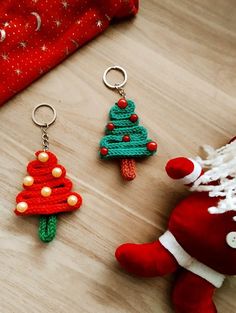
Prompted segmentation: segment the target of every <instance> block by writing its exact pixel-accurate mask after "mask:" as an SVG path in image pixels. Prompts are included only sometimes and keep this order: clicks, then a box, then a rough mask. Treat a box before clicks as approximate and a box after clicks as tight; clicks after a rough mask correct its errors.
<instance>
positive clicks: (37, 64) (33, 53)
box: [0, 0, 138, 105]
mask: <svg viewBox="0 0 236 313" xmlns="http://www.w3.org/2000/svg"><path fill="white" fill-rule="evenodd" d="M137 11H138V0H97V1H91V0H84V1H82V0H0V105H1V104H3V103H4V102H5V101H7V100H8V99H9V98H11V97H12V96H13V95H15V94H16V93H18V92H19V91H20V90H22V89H24V88H25V87H27V86H28V85H29V84H30V83H31V82H33V81H34V80H36V79H37V78H39V77H40V76H42V75H43V74H44V73H46V72H48V71H49V70H50V69H52V68H53V67H54V66H56V65H57V64H59V63H60V62H62V61H63V60H64V59H65V58H66V57H68V55H70V54H71V53H73V52H74V51H76V50H77V49H79V48H80V47H81V46H82V45H84V44H85V43H86V42H88V41H90V40H91V39H92V38H94V37H95V36H97V35H99V34H100V33H102V32H103V31H104V30H105V29H106V28H107V27H108V26H109V25H110V23H111V22H112V21H114V20H117V19H121V18H125V17H129V16H133V15H135V14H136V13H137Z"/></svg>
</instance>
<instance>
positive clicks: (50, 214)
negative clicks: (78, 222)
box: [14, 151, 82, 242]
mask: <svg viewBox="0 0 236 313" xmlns="http://www.w3.org/2000/svg"><path fill="white" fill-rule="evenodd" d="M35 155H36V158H37V159H36V160H33V161H31V162H30V163H29V164H28V166H27V172H28V174H29V175H28V176H26V177H25V178H24V180H23V188H24V190H23V191H21V192H20V193H19V194H18V196H17V197H16V203H17V205H16V208H15V210H14V212H15V213H16V215H21V216H26V215H40V223H39V237H40V239H41V240H42V241H43V242H49V241H51V240H53V238H54V237H55V235H56V229H57V214H58V213H62V212H70V211H75V210H77V209H79V207H80V206H81V204H82V198H81V196H80V195H79V194H77V193H75V192H71V189H72V182H71V181H70V179H68V178H66V170H65V168H64V167H63V166H62V165H59V164H58V162H57V157H56V156H55V155H54V154H53V153H52V152H49V151H47V152H45V151H38V152H36V153H35Z"/></svg>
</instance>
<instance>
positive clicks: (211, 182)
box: [116, 138, 236, 313]
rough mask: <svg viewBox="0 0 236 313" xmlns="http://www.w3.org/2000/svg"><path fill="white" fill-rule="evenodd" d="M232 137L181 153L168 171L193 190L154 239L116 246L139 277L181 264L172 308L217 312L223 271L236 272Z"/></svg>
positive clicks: (235, 179) (123, 261)
mask: <svg viewBox="0 0 236 313" xmlns="http://www.w3.org/2000/svg"><path fill="white" fill-rule="evenodd" d="M235 139H236V138H234V139H233V140H232V141H231V142H230V143H229V144H227V145H226V146H224V147H222V148H220V149H217V150H215V149H213V148H211V147H209V146H207V147H204V148H205V151H206V153H207V157H206V158H205V159H202V158H200V157H197V158H196V159H195V160H193V159H188V158H184V157H179V158H175V159H172V160H170V161H169V162H168V163H167V165H166V171H167V174H168V175H169V176H170V177H171V178H173V179H174V180H176V181H181V182H182V183H184V184H185V185H188V186H190V189H191V191H192V193H191V194H190V195H189V196H188V197H186V198H185V199H184V200H183V201H181V202H180V203H179V204H178V205H177V206H176V207H175V208H174V210H173V212H172V214H171V217H170V219H169V225H168V230H167V231H166V232H165V233H164V234H163V235H162V236H161V237H160V238H159V240H158V241H155V242H152V243H146V244H129V243H128V244H124V245H122V246H120V247H119V248H118V249H117V251H116V258H117V260H118V261H119V263H120V264H121V266H122V267H123V268H124V269H125V270H127V271H129V272H130V273H132V274H136V275H139V276H143V277H152V276H162V275H165V274H169V273H172V272H175V271H176V270H177V269H178V268H180V267H181V268H182V269H181V271H180V274H179V276H178V279H177V281H176V283H175V286H174V290H173V296H172V298H173V303H174V307H175V312H176V313H216V312H217V310H216V307H215V305H214V303H213V300H212V296H213V294H214V291H215V289H216V288H219V287H221V285H222V283H223V281H224V278H225V276H226V275H236V212H235V211H236V140H235Z"/></svg>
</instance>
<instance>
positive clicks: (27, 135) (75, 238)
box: [0, 0, 236, 313]
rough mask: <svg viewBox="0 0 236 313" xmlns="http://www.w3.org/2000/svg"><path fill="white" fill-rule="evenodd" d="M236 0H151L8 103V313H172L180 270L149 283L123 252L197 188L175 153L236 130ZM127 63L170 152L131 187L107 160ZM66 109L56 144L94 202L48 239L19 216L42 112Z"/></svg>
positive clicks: (227, 292) (162, 147) (0, 300)
mask: <svg viewBox="0 0 236 313" xmlns="http://www.w3.org/2000/svg"><path fill="white" fill-rule="evenodd" d="M235 60H236V5H235V0H205V1H201V0H193V1H190V0H175V1H174V0H165V1H161V0H143V1H142V2H141V9H140V13H139V15H138V17H137V18H135V19H133V20H131V21H125V22H123V23H120V24H117V25H113V26H112V27H111V28H110V29H109V30H108V31H107V32H106V33H105V34H104V35H103V36H101V37H99V38H97V39H96V40H95V41H93V42H91V43H89V44H88V45H87V46H85V47H84V48H82V49H81V50H80V51H78V52H77V53H75V54H74V55H73V56H71V57H70V58H69V59H68V60H67V61H65V62H64V63H63V64H62V65H60V66H59V67H57V68H56V69H55V70H53V71H52V72H51V73H49V74H47V75H46V76H45V77H43V78H42V79H40V80H39V81H38V82H36V83H34V84H33V85H32V86H30V87H29V88H28V89H27V90H25V91H24V92H22V93H21V94H19V95H18V96H17V97H15V98H14V99H12V100H11V101H10V102H9V103H7V104H6V105H5V106H3V107H2V108H1V111H0V138H1V148H0V149H1V154H0V195H1V218H0V289H1V293H0V312H2V313H26V312H30V313H51V312H57V313H68V312H69V313H95V312H96V313H141V312H142V313H154V312H158V313H171V312H173V310H172V308H171V303H170V290H171V281H172V277H165V278H155V279H139V278H135V277H131V276H129V275H127V274H126V273H124V272H123V271H122V270H120V268H119V267H118V266H117V264H116V262H115V260H114V251H115V248H116V247H117V246H118V245H119V244H121V243H123V242H126V241H131V242H147V241H151V240H154V239H155V238H157V236H158V235H160V234H161V233H162V232H163V230H164V229H165V228H166V223H167V220H168V215H169V213H170V212H171V210H172V208H173V207H174V205H175V204H176V203H177V202H178V201H179V199H181V198H182V197H183V196H184V194H185V191H184V189H183V188H182V187H180V186H177V185H175V184H174V183H173V182H170V180H169V179H168V178H167V176H166V174H165V172H164V165H165V163H166V161H167V160H168V159H169V158H171V157H174V156H178V155H187V156H194V155H196V154H197V153H198V147H199V146H200V145H201V144H203V143H208V144H212V145H214V146H220V145H222V144H224V143H225V142H227V140H228V139H229V138H231V137H232V136H234V135H235V132H236V127H235V117H236V111H235V105H236V103H235V96H236V88H235V87H236V79H235V71H236V62H235ZM112 64H119V65H121V66H123V67H125V68H126V70H127V71H128V74H129V81H128V84H127V87H126V92H127V94H128V96H130V97H131V98H133V99H134V100H135V101H136V103H137V112H138V114H139V115H140V117H141V119H142V124H143V125H145V126H146V127H148V129H149V133H150V137H151V138H153V139H156V140H158V142H159V153H158V156H156V157H152V158H150V159H149V160H147V161H145V162H139V163H138V165H137V169H138V176H137V178H136V180H135V181H133V182H131V183H124V182H123V181H122V179H121V178H120V176H119V166H118V164H116V163H115V162H102V161H100V160H99V159H98V157H97V149H98V143H99V141H100V138H101V137H102V135H103V129H104V125H105V123H106V121H107V115H108V111H109V109H110V107H111V105H112V103H113V102H114V101H115V100H116V99H117V95H116V94H115V93H113V92H112V91H109V90H108V89H106V88H105V87H104V86H103V84H102V82H101V76H102V74H103V71H104V70H105V68H106V67H107V66H110V65H112ZM44 101H46V102H49V103H52V104H54V105H55V107H56V110H57V112H58V119H57V122H56V124H55V125H54V126H53V127H52V128H51V129H50V131H49V134H50V138H51V149H52V151H54V152H55V153H56V154H57V155H58V157H59V159H60V163H61V164H63V165H64V166H65V167H66V168H67V171H68V173H69V176H70V177H71V178H72V179H73V181H74V189H75V190H77V191H78V192H80V193H81V194H82V196H83V198H84V204H83V207H82V208H81V211H80V212H76V213H75V214H71V215H63V216H61V217H60V221H59V225H58V235H57V239H56V240H55V241H54V242H53V243H51V244H49V245H44V244H41V243H40V242H39V241H38V238H37V225H38V220H37V219H36V218H34V217H32V218H19V217H15V216H14V214H13V213H12V209H13V207H14V205H15V196H16V194H17V193H18V192H19V191H20V190H21V181H22V178H23V176H24V175H25V167H26V164H27V163H28V161H29V160H30V159H32V157H33V152H34V151H36V150H38V149H40V130H39V129H38V128H36V127H34V126H33V124H32V122H31V119H30V116H31V110H32V108H33V107H34V106H35V105H36V104H38V103H40V102H44ZM235 288H236V280H235V279H234V278H229V279H227V280H226V282H225V284H224V286H223V288H221V289H220V290H219V291H217V293H216V296H215V301H216V304H217V306H218V310H219V313H226V312H227V313H234V312H235V311H236V302H235Z"/></svg>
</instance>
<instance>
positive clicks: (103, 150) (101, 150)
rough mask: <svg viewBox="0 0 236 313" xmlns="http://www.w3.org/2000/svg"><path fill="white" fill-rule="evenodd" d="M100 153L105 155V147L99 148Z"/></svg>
mask: <svg viewBox="0 0 236 313" xmlns="http://www.w3.org/2000/svg"><path fill="white" fill-rule="evenodd" d="M100 153H101V155H103V156H105V155H107V154H108V149H107V148H105V147H102V148H101V149H100Z"/></svg>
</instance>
